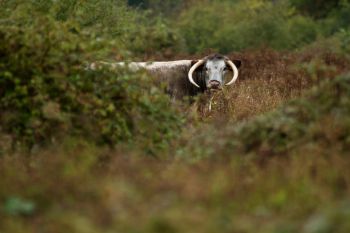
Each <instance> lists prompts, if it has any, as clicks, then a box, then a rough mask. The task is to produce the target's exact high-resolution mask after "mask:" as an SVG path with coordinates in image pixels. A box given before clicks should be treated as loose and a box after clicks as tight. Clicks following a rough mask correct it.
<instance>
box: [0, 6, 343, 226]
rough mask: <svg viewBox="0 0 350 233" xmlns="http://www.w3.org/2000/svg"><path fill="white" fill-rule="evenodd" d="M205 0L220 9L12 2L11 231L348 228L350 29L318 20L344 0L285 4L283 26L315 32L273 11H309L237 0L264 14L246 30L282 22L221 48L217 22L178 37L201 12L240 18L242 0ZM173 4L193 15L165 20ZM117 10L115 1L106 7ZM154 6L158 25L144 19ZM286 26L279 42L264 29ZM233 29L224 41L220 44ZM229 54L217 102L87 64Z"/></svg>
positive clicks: (6, 120) (5, 206)
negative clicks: (231, 66) (227, 77)
mask: <svg viewBox="0 0 350 233" xmlns="http://www.w3.org/2000/svg"><path fill="white" fill-rule="evenodd" d="M16 2H17V4H15V3H16ZM115 2H118V3H120V4H121V5H120V6H118V5H115V4H114V5H113V4H112V3H115ZM136 2H137V1H136ZM176 2H177V3H178V4H183V2H182V1H176ZM201 2H205V3H206V4H213V7H214V8H210V7H207V8H203V9H202V8H199V6H198V3H196V2H192V1H191V3H188V7H189V8H188V9H187V8H184V9H182V8H181V7H180V6H182V5H176V4H175V1H174V2H171V3H170V2H168V1H164V3H163V4H164V5H159V4H158V2H157V1H147V4H148V5H147V4H145V5H142V7H145V8H147V6H153V5H154V4H155V5H157V7H160V9H158V8H155V10H154V11H153V12H147V11H146V12H143V10H144V9H143V8H142V9H137V10H133V9H131V8H129V7H128V6H127V5H126V3H125V1H112V0H111V1H100V2H95V1H92V0H89V1H86V2H84V1H79V0H77V1H73V0H72V1H66V2H65V3H61V2H54V1H53V2H51V1H48V2H45V3H44V2H42V3H40V4H39V3H35V2H31V3H28V2H27V3H24V2H21V1H20V0H16V1H0V6H2V7H3V8H2V9H3V10H2V12H3V14H2V15H1V18H0V232H1V233H22V232H28V233H37V232H45V233H46V232H47V233H56V232H57V233H61V232H72V233H100V232H111V233H112V232H126V233H141V232H142V233H144V232H146V233H148V232H149V233H176V232H181V233H182V232H189V233H193V232H201V233H203V232H204V233H205V232H208V233H216V232H227V233H229V232H230V233H231V232H237V233H251V232H254V233H256V232H259V233H294V232H302V233H333V232H337V233H348V232H350V170H349V167H350V158H349V151H350V68H349V67H350V58H349V51H350V50H349V47H348V44H347V41H348V38H350V37H349V35H350V34H349V30H348V29H339V31H337V32H335V33H334V34H330V33H329V32H327V33H328V34H327V33H326V32H324V31H322V32H320V31H319V30H320V29H319V28H321V27H322V25H323V26H324V28H326V26H330V25H331V26H332V25H333V26H334V25H335V22H337V23H338V24H339V25H341V27H343V24H342V23H341V22H342V21H341V20H340V15H341V14H342V12H343V10H344V9H345V8H344V7H345V6H347V7H348V5H347V3H346V1H344V3H342V4H343V5H342V6H343V8H342V9H341V10H339V11H336V10H335V12H336V13H337V14H335V13H334V14H330V15H329V16H327V17H326V16H324V19H318V18H317V17H321V16H322V15H323V14H324V11H321V10H320V11H319V14H320V15H321V16H319V15H316V16H315V15H310V18H309V16H307V17H306V16H305V14H306V15H307V13H305V12H304V11H301V10H300V12H303V14H302V13H294V14H291V16H290V15H289V14H287V13H286V14H284V13H283V15H284V18H281V19H280V20H282V19H283V20H282V21H279V23H283V25H289V26H288V28H289V29H290V30H292V29H293V30H297V29H298V30H300V33H299V34H298V35H299V36H300V38H304V37H305V38H306V39H305V40H304V39H303V40H302V42H303V43H302V42H300V41H299V39H300V38H298V40H291V38H290V37H289V36H288V35H289V33H290V32H289V31H288V32H283V33H285V34H281V33H282V32H281V31H280V30H281V29H280V28H279V26H278V25H276V24H274V22H273V18H272V19H271V18H270V16H269V15H270V14H272V13H273V14H279V10H281V11H282V10H283V12H284V11H285V10H286V11H287V10H291V9H293V10H294V11H296V12H297V10H299V8H288V7H287V6H285V4H282V5H278V4H277V5H276V6H275V5H272V4H266V6H265V7H266V8H262V9H263V10H262V11H259V10H256V7H260V6H261V5H259V4H261V3H262V2H264V1H255V0H254V1H253V0H252V1H249V4H248V3H247V2H248V1H247V2H244V1H238V2H239V3H237V4H239V5H237V7H238V9H243V10H246V12H248V13H249V12H250V13H249V14H251V15H252V18H250V19H244V20H243V21H242V22H241V23H242V24H247V25H249V27H248V29H249V30H248V29H247V33H248V31H249V33H248V34H247V35H248V36H249V37H250V36H254V35H252V34H251V33H257V34H258V33H259V30H260V29H261V27H262V28H263V29H266V30H267V29H269V30H267V32H266V33H267V34H264V37H262V38H257V39H256V40H257V41H256V43H254V44H253V45H254V46H253V45H252V47H249V46H248V47H246V46H247V43H246V41H245V40H244V39H247V38H244V35H242V36H243V39H242V38H240V36H241V35H240V34H239V33H238V34H235V33H234V31H235V30H237V31H239V30H240V28H241V26H239V25H238V24H237V25H238V26H237V28H235V30H234V31H230V30H232V29H230V28H229V27H227V28H225V27H223V29H222V30H223V32H220V33H223V34H225V33H226V34H225V35H229V36H232V38H231V37H230V38H227V40H226V44H225V45H223V47H220V46H221V44H220V43H217V42H215V40H212V41H210V43H212V44H208V43H209V42H208V41H206V37H205V35H206V34H205V33H209V34H210V33H211V31H210V30H209V29H210V28H211V27H214V26H215V25H211V23H210V22H211V21H210V20H208V21H205V22H203V24H202V27H203V28H202V29H203V31H202V32H203V37H201V38H197V37H196V35H195V34H191V33H190V32H188V33H187V34H186V35H185V36H184V37H183V38H182V37H180V35H181V33H184V32H187V28H185V27H184V25H185V26H189V27H188V28H191V27H194V26H195V25H196V23H198V21H201V20H200V19H202V18H201V17H202V16H203V15H202V14H201V12H202V11H203V10H204V11H205V12H207V13H208V14H207V15H208V16H207V17H208V19H210V17H214V18H217V19H218V20H219V21H220V22H221V21H222V22H225V20H227V18H226V17H230V16H232V15H234V16H235V14H234V13H235V10H234V8H230V7H231V5H230V4H233V3H232V2H230V1H225V3H220V2H217V1H213V3H210V1H201ZM283 2H284V3H285V2H286V1H283ZM292 2H295V1H292ZM301 2H307V1H299V4H301ZM68 3H69V4H68ZM50 4H52V5H50ZM55 4H56V5H55ZM89 4H90V5H89ZM98 4H102V5H98ZM104 4H105V5H104ZM108 4H112V5H108ZM152 4H153V5H152ZM168 4H170V5H169V6H171V7H174V5H172V4H175V5H176V6H177V7H178V8H176V9H179V11H181V12H180V13H179V14H181V20H179V21H178V22H177V21H176V20H173V19H171V18H166V17H164V16H162V15H161V16H159V12H157V10H158V11H163V10H164V7H168ZM220 4H226V5H220ZM305 4H306V3H305ZM82 6H83V7H82ZM106 6H113V7H115V8H113V7H109V8H108V9H110V11H108V10H106V12H107V13H106V14H103V13H102V12H100V11H95V10H96V9H98V7H106ZM219 6H225V7H227V8H225V9H226V10H225V12H223V14H222V17H223V18H220V17H221V16H220V17H219V16H218V15H217V14H214V13H213V12H212V9H216V8H215V7H219ZM298 6H299V5H298ZM276 7H278V8H276ZM318 7H319V6H318ZM328 7H333V6H330V5H327V6H326V8H324V9H323V8H322V9H323V10H325V9H326V10H328V9H329V8H328ZM4 9H5V10H4ZM6 9H7V10H6ZM9 9H10V10H9ZM106 9H107V8H106ZM167 9H168V8H167ZM181 9H182V10H181ZM259 9H261V8H259ZM302 9H303V10H307V9H308V8H305V9H304V8H302ZM346 9H348V8H346ZM168 10H169V9H168ZM231 10H232V11H233V12H231ZM47 11H48V12H49V15H50V16H47ZM344 11H345V10H344ZM0 12H1V11H0ZM33 12H36V13H35V14H36V16H37V17H33V16H32V13H33ZM38 12H39V13H38ZM43 12H44V13H43ZM115 12H117V13H115ZM164 12H167V11H164ZM264 12H265V13H264ZM253 13H254V14H253ZM344 15H346V14H344ZM194 16H196V17H197V16H198V17H199V18H195V19H194V20H193V21H189V20H188V19H189V18H191V17H194ZM144 17H146V18H147V17H151V18H152V20H153V21H152V22H148V23H140V22H144V20H143V19H145V18H144ZM158 17H161V18H158ZM162 17H163V18H166V19H165V20H164V19H163V18H162ZM169 17H170V16H169ZM171 17H174V16H171ZM235 17H238V16H235ZM276 17H277V16H276ZM303 17H305V18H303ZM312 17H315V18H316V19H314V18H312ZM120 18H122V20H119V19H120ZM24 19H25V20H24ZM341 19H343V18H341ZM163 20H164V21H163ZM172 20H173V21H172ZM233 20H237V18H234V19H233ZM271 20H272V21H271ZM337 20H338V21H337ZM115 21H118V24H117V25H118V26H115V27H113V22H115ZM260 21H261V22H264V23H262V24H258V25H256V27H253V26H252V25H255V23H257V22H259V23H260ZM201 22H202V21H201ZM138 23H139V24H138ZM135 25H138V27H139V28H137V27H136V26H135ZM169 25H172V26H171V27H170V26H169ZM303 25H304V26H305V25H306V27H309V28H311V27H312V30H311V31H312V32H313V33H316V34H317V33H319V34H317V35H314V34H313V33H312V35H310V34H309V33H308V32H305V31H304V29H305V28H304V26H303ZM206 27H208V28H206ZM313 27H314V28H313ZM339 27H340V26H339ZM296 28H297V29H296ZM137 29H140V33H141V35H137V34H135V30H136V31H137ZM206 29H208V30H206ZM270 29H271V30H270ZM289 29H288V30H289ZM293 30H292V32H293ZM324 30H325V31H326V29H324ZM334 30H335V29H334ZM179 31H180V32H181V33H179ZM276 31H277V32H278V35H279V36H280V37H281V38H282V39H280V38H279V36H277V37H273V40H272V39H271V44H265V42H266V41H260V39H261V40H269V38H270V36H272V35H274V34H275V32H276ZM229 32H231V33H232V35H231V34H230V33H229ZM104 33H105V34H104ZM178 33H179V34H178ZM193 33H198V32H196V31H193ZM220 33H219V34H215V38H214V39H216V40H218V41H219V40H223V38H221V37H220V36H222V35H221V34H220ZM268 33H271V34H268ZM303 33H304V34H303ZM247 35H245V36H247ZM145 38H146V39H145ZM197 39H201V40H200V41H198V43H197V44H195V45H196V46H193V47H189V48H186V46H185V45H186V43H188V42H190V41H192V40H194V41H196V40H197ZM289 39H290V41H289ZM232 40H237V46H238V47H237V48H240V49H237V50H235V49H234V47H231V46H233V45H230V43H231V41H232ZM247 40H248V39H247ZM280 40H281V41H282V40H283V41H282V42H283V43H282V42H281V41H280ZM287 40H288V41H287ZM300 40H301V39H300ZM144 41H147V43H145V42H144ZM260 42H261V44H263V45H262V46H258V45H259V44H260ZM240 43H241V44H240ZM296 43H297V44H296ZM215 46H218V47H215ZM280 46H285V47H283V48H280ZM202 47H205V48H213V50H206V49H203V48H202ZM226 50H228V51H227V52H226V54H227V55H228V56H229V57H230V58H235V59H241V60H242V66H241V68H240V76H239V80H238V81H237V83H236V84H235V85H233V86H232V87H229V88H227V89H225V90H224V91H223V92H220V93H217V94H216V95H215V96H214V100H213V109H212V111H210V112H209V111H208V108H207V107H208V106H207V103H208V102H207V96H206V95H205V94H204V95H202V96H199V97H198V98H197V99H195V100H194V103H193V104H187V103H179V104H170V103H171V102H170V98H169V97H168V96H166V95H165V94H164V93H163V91H162V90H161V89H160V88H158V87H157V86H155V84H154V82H153V81H152V77H149V76H148V75H147V74H145V73H143V72H139V73H131V72H129V71H126V70H119V71H116V72H112V71H109V70H103V69H102V70H101V71H97V72H89V71H86V70H84V69H82V67H84V66H85V65H86V63H87V62H89V61H92V60H96V59H110V60H122V59H136V58H138V59H140V58H144V59H147V60H154V59H156V60H167V59H183V58H186V59H188V58H194V59H198V58H201V57H203V56H205V55H207V54H208V53H210V52H212V51H214V52H215V51H226Z"/></svg>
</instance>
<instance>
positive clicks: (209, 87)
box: [208, 80, 221, 90]
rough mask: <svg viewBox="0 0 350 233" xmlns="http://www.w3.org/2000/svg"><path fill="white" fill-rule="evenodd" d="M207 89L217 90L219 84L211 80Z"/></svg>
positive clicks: (219, 87) (219, 86)
mask: <svg viewBox="0 0 350 233" xmlns="http://www.w3.org/2000/svg"><path fill="white" fill-rule="evenodd" d="M208 89H212V90H219V89H221V83H220V82H219V81H216V80H211V81H209V83H208Z"/></svg>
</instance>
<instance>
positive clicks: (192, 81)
mask: <svg viewBox="0 0 350 233" xmlns="http://www.w3.org/2000/svg"><path fill="white" fill-rule="evenodd" d="M203 63H204V60H199V61H198V62H197V63H196V64H194V65H193V66H192V67H191V69H190V71H189V72H188V80H190V82H191V83H192V84H193V85H195V86H196V87H198V88H200V86H199V85H198V84H197V83H196V82H195V81H194V80H193V77H192V75H193V72H194V71H195V70H196V69H197V68H198V67H199V66H200V65H202V64H203Z"/></svg>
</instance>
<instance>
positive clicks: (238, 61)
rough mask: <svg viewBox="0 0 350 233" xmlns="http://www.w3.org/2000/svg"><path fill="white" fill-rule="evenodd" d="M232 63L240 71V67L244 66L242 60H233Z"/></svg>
mask: <svg viewBox="0 0 350 233" xmlns="http://www.w3.org/2000/svg"><path fill="white" fill-rule="evenodd" d="M231 61H232V62H233V64H235V66H236V67H237V69H239V67H241V65H242V61H241V60H238V59H232V60H231ZM229 69H230V70H231V71H232V68H231V67H229Z"/></svg>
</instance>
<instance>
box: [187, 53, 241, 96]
mask: <svg viewBox="0 0 350 233" xmlns="http://www.w3.org/2000/svg"><path fill="white" fill-rule="evenodd" d="M240 65H241V61H239V60H234V61H231V60H230V59H229V58H227V57H225V56H222V55H212V56H208V57H206V58H205V59H203V60H199V61H195V63H194V64H193V66H192V67H191V69H190V71H189V73H188V78H189V81H190V82H191V83H192V84H193V85H195V86H197V87H200V86H199V85H198V84H197V83H196V82H195V81H194V80H193V77H192V74H193V72H194V71H195V70H198V71H200V72H204V77H205V85H206V89H209V90H220V89H222V87H223V85H224V84H226V85H231V84H233V83H234V82H235V81H236V79H237V77H238V67H239V66H240ZM229 70H230V71H232V72H233V77H232V79H231V80H230V81H229V82H227V83H226V82H225V75H226V73H227V72H228V71H229Z"/></svg>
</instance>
